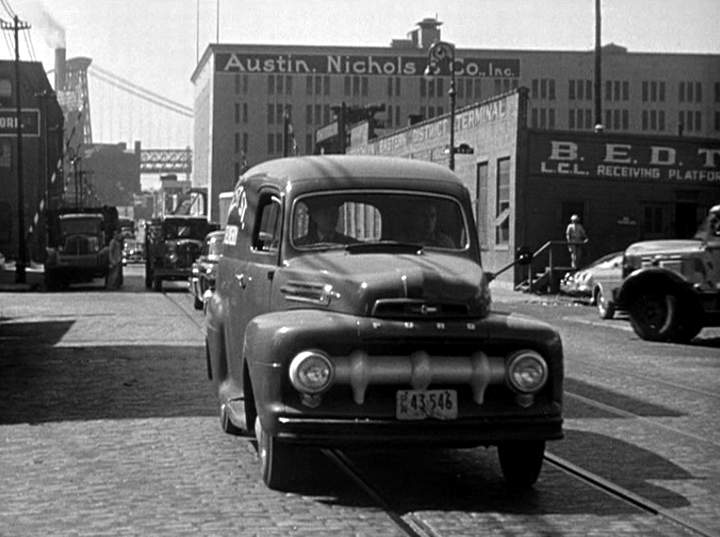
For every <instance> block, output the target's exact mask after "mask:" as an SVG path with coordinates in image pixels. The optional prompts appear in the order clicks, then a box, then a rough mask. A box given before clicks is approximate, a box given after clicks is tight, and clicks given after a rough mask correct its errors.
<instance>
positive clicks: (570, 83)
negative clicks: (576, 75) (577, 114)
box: [568, 80, 579, 129]
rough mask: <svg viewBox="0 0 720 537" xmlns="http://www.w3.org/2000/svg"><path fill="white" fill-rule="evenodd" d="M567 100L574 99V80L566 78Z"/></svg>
mask: <svg viewBox="0 0 720 537" xmlns="http://www.w3.org/2000/svg"><path fill="white" fill-rule="evenodd" d="M578 89H579V88H578ZM578 98H579V97H578ZM568 100H570V101H574V100H575V81H574V80H568ZM570 128H571V129H572V127H570Z"/></svg>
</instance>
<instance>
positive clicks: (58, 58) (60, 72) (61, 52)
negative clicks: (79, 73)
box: [55, 48, 65, 91]
mask: <svg viewBox="0 0 720 537" xmlns="http://www.w3.org/2000/svg"><path fill="white" fill-rule="evenodd" d="M64 89H65V49H64V48H56V49H55V91H62V90H64Z"/></svg>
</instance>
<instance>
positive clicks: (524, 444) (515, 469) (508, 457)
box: [498, 440, 545, 488]
mask: <svg viewBox="0 0 720 537" xmlns="http://www.w3.org/2000/svg"><path fill="white" fill-rule="evenodd" d="M544 455H545V441H544V440H530V441H520V440H517V441H511V442H503V443H502V444H500V445H498V458H499V459H500V468H501V469H502V473H503V477H504V478H505V481H506V482H507V483H508V485H510V486H512V487H518V488H528V487H531V486H533V485H534V484H535V482H536V481H537V479H538V476H539V475H540V470H541V469H542V463H543V456H544Z"/></svg>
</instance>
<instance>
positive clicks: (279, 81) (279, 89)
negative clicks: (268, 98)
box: [275, 75, 285, 95]
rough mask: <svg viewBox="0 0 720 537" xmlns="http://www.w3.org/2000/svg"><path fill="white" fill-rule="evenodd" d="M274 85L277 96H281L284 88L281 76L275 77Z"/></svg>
mask: <svg viewBox="0 0 720 537" xmlns="http://www.w3.org/2000/svg"><path fill="white" fill-rule="evenodd" d="M275 84H276V88H275V89H276V90H277V93H278V95H282V93H283V91H285V89H284V86H283V76H282V75H277V82H276V83H275Z"/></svg>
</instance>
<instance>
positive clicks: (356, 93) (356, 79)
mask: <svg viewBox="0 0 720 537" xmlns="http://www.w3.org/2000/svg"><path fill="white" fill-rule="evenodd" d="M352 81H353V91H352V94H353V96H354V97H359V96H360V77H359V76H354V77H352Z"/></svg>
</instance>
